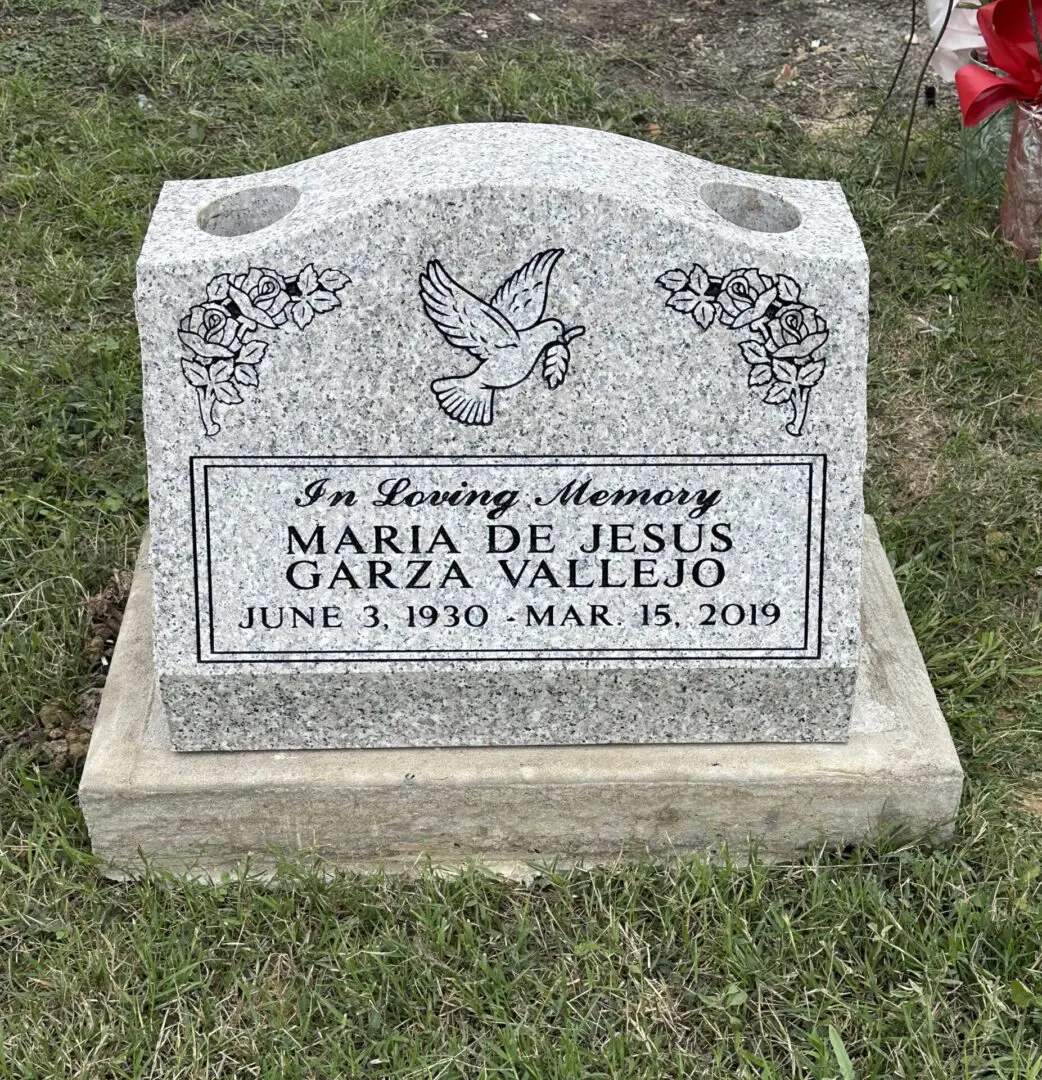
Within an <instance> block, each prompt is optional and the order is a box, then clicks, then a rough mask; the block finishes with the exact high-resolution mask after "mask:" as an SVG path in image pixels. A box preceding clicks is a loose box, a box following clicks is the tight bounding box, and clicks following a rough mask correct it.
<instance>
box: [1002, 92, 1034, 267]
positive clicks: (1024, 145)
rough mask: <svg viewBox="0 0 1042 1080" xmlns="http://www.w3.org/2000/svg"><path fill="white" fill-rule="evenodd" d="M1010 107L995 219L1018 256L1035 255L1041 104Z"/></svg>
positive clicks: (1031, 256)
mask: <svg viewBox="0 0 1042 1080" xmlns="http://www.w3.org/2000/svg"><path fill="white" fill-rule="evenodd" d="M1014 109H1015V111H1014V114H1013V134H1012V137H1011V138H1010V143H1009V155H1008V156H1007V158H1006V195H1005V198H1004V199H1003V200H1002V208H1001V210H1000V211H999V222H1000V223H1001V225H1002V235H1003V236H1005V238H1006V239H1007V240H1008V241H1009V242H1010V244H1011V245H1012V246H1013V248H1014V250H1015V251H1016V252H1017V254H1018V255H1020V257H1021V258H1022V259H1037V258H1038V257H1039V249H1040V247H1042V106H1040V105H1029V104H1026V103H1024V102H1017V104H1016V105H1015V106H1014Z"/></svg>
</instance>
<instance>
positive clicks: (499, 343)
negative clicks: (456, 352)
mask: <svg viewBox="0 0 1042 1080" xmlns="http://www.w3.org/2000/svg"><path fill="white" fill-rule="evenodd" d="M420 297H421V299H422V300H423V308H424V310H425V311H426V312H427V315H428V316H429V317H430V319H431V321H432V322H433V323H434V325H435V326H437V328H438V329H439V330H440V331H441V332H442V334H443V335H444V337H445V340H446V341H448V343H449V344H450V345H455V346H456V348H458V349H466V350H467V352H469V353H472V354H473V355H474V356H476V357H477V358H478V359H479V360H480V361H481V362H482V363H484V362H485V361H486V360H488V359H490V358H491V357H493V356H495V355H497V354H498V353H499V352H500V350H502V349H509V348H517V347H519V346H520V340H519V339H518V336H517V331H516V330H515V329H514V327H513V326H511V325H510V323H509V322H508V321H507V320H506V319H505V318H504V317H503V316H502V315H501V314H500V313H499V312H498V311H496V310H495V308H492V307H490V306H489V305H488V304H486V303H485V301H484V300H482V299H481V298H480V297H478V296H475V295H474V294H473V293H472V292H469V291H468V290H467V289H465V288H464V287H463V286H462V285H460V283H459V282H458V281H453V280H452V278H451V277H450V276H449V274H448V271H446V269H445V267H444V266H442V265H441V263H440V262H438V260H437V259H432V260H431V261H430V262H429V263H427V269H426V270H425V271H424V273H422V274H421V275H420Z"/></svg>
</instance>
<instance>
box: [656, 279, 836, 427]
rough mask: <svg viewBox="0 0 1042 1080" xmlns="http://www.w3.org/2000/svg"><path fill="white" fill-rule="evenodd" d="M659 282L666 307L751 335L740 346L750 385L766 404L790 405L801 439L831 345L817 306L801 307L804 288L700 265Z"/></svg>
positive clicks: (704, 322) (703, 326) (701, 323)
mask: <svg viewBox="0 0 1042 1080" xmlns="http://www.w3.org/2000/svg"><path fill="white" fill-rule="evenodd" d="M657 284H658V285H659V286H660V287H661V288H663V289H665V290H666V292H668V293H669V299H668V300H667V301H666V306H667V307H669V308H672V309H673V310H674V311H678V312H681V313H682V314H691V316H692V317H693V318H694V320H695V322H696V323H697V324H698V326H699V328H700V329H702V330H706V329H708V328H709V326H711V325H712V323H713V322H714V319H719V321H720V323H721V324H722V325H724V326H729V327H730V328H731V329H732V330H740V329H744V330H745V332H746V333H747V334H748V335H749V336H748V337H746V338H744V339H743V340H742V341H740V342H739V343H738V348H739V350H740V352H741V354H742V359H743V360H744V361H745V362H746V363H747V364H748V365H749V371H748V385H749V388H750V389H752V390H756V391H758V392H759V393H762V394H763V399H762V400H763V402H764V404H765V405H788V406H789V407H790V408H791V410H792V414H791V419H790V420H789V422H788V423H787V424H786V426H785V430H786V431H787V432H788V433H789V434H790V435H802V434H803V427H804V424H805V423H806V420H807V406H808V404H809V402H810V392H811V389H812V388H813V387H814V386H816V385H817V384H818V383H819V382H820V381H821V377H822V376H823V375H824V374H825V359H824V357H822V356H818V355H815V354H816V353H817V352H818V350H819V349H820V348H821V347H822V346H823V345H824V344H825V342H826V341H828V336H829V328H828V323H826V321H825V319H823V318H822V317H821V315H820V314H819V313H818V310H817V308H813V307H811V306H810V305H808V304H801V303H800V292H801V289H800V286H799V284H798V283H797V282H796V281H795V279H793V278H791V277H789V276H788V275H787V274H777V275H773V274H767V273H765V272H764V271H762V270H758V269H755V268H751V267H741V268H740V269H738V270H732V271H731V272H730V273H728V274H725V275H724V276H723V277H714V276H713V275H712V274H710V273H709V272H708V271H707V270H706V269H705V268H704V267H702V266H699V265H698V264H697V263H696V264H695V265H694V267H692V269H691V272H690V273H686V272H685V271H683V270H667V271H666V273H664V274H663V275H662V276H661V277H659V278H658V280H657Z"/></svg>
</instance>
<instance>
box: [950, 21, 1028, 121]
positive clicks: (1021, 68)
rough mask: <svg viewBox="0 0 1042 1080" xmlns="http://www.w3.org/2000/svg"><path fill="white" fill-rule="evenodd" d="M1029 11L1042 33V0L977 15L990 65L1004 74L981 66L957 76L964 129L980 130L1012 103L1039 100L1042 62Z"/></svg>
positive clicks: (970, 66)
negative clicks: (988, 120) (989, 119)
mask: <svg viewBox="0 0 1042 1080" xmlns="http://www.w3.org/2000/svg"><path fill="white" fill-rule="evenodd" d="M1029 5H1030V7H1029ZM1032 8H1033V9H1034V14H1035V19H1036V21H1037V22H1038V24H1039V26H1040V27H1042V0H994V3H991V4H985V5H984V7H982V8H980V9H978V11H977V25H978V26H979V27H980V31H981V35H982V36H983V38H984V43H985V44H986V45H987V47H988V57H987V60H988V64H989V65H990V66H991V67H994V68H998V69H999V71H1002V72H1005V74H1004V75H1001V74H996V73H995V72H993V71H989V70H988V69H987V68H984V67H981V66H980V65H979V64H965V65H964V66H963V67H961V68H959V70H958V71H957V72H956V73H955V85H956V88H957V89H958V91H959V104H960V105H961V106H962V119H963V123H964V124H965V125H966V126H967V127H973V126H974V125H976V124H979V123H980V122H981V121H982V120H985V119H987V118H988V117H989V116H991V115H992V113H996V112H998V111H999V109H1001V108H1003V107H1004V106H1006V105H1008V104H1009V103H1010V102H1011V101H1035V100H1042V61H1040V59H1039V53H1038V41H1037V40H1036V38H1035V28H1034V26H1033V25H1032V21H1031V9H1032Z"/></svg>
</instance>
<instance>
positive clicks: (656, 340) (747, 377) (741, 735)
mask: <svg viewBox="0 0 1042 1080" xmlns="http://www.w3.org/2000/svg"><path fill="white" fill-rule="evenodd" d="M867 289H868V265H867V259H866V256H865V252H864V249H863V247H862V244H861V241H860V238H859V236H858V233H857V229H856V226H855V224H854V222H853V219H852V217H851V215H850V212H849V209H848V207H847V205H846V202H845V200H844V198H843V195H842V193H841V190H840V188H839V186H838V185H837V184H830V183H818V182H808V181H795V180H783V179H777V178H771V177H760V176H753V175H749V174H744V173H740V172H736V171H735V170H730V169H724V168H720V167H718V166H715V165H710V164H708V163H706V162H702V161H699V160H697V159H695V158H690V157H686V156H684V155H681V154H677V153H675V152H673V151H669V150H665V149H662V148H661V147H657V146H652V145H650V144H645V143H640V142H636V141H633V140H629V139H625V138H621V137H619V136H615V135H609V134H605V133H603V132H595V131H586V130H579V129H574V128H565V127H546V126H541V125H507V124H494V125H487V124H481V125H467V126H462V127H450V128H433V129H426V130H421V131H414V132H407V133H404V134H401V135H394V136H390V137H388V138H384V139H378V140H374V141H372V142H368V143H363V144H360V145H358V146H355V147H349V148H347V149H344V150H340V151H337V152H335V153H332V154H327V155H325V156H324V157H320V158H316V159H314V160H311V161H306V162H301V163H299V164H297V165H293V166H289V167H286V168H283V169H278V170H274V171H272V172H269V173H265V174H260V175H257V176H251V177H237V178H232V179H224V180H212V181H191V182H181V183H171V184H167V185H165V186H164V188H163V191H162V193H161V195H160V198H159V202H158V204H157V207H156V210H155V213H154V215H153V219H152V223H151V226H150V228H149V232H148V236H147V238H146V241H145V245H144V248H143V250H142V253H141V258H140V261H139V264H138V290H137V296H136V299H137V307H138V319H139V325H140V331H141V343H142V355H143V366H144V387H145V420H146V432H147V439H148V467H149V482H150V499H151V518H152V559H153V564H154V570H155V576H156V615H157V618H156V632H155V633H156V640H155V645H156V667H157V675H158V682H159V687H160V693H161V696H162V700H163V705H164V708H165V710H166V712H167V716H168V720H169V724H170V730H171V737H172V741H173V745H174V747H175V748H176V749H181V750H206V749H251V748H253V749H262V748H269V749H271V748H298V747H299V748H306V747H315V748H317V747H352V746H358V747H364V746H374V747H376V746H384V747H389V746H422V745H432V746H461V745H518V744H549V743H635V742H650V743H654V742H696V741H717V742H727V741H837V740H842V739H843V738H845V735H846V731H847V724H848V720H849V715H850V708H851V696H852V693H853V686H854V680H855V674H856V669H857V658H858V645H859V641H858V600H859V581H860V560H861V540H862V517H861V515H862V496H861V478H862V470H863V462H864V441H865V415H864V412H865V359H866V349H867V344H866V342H867V300H868V296H867Z"/></svg>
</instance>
